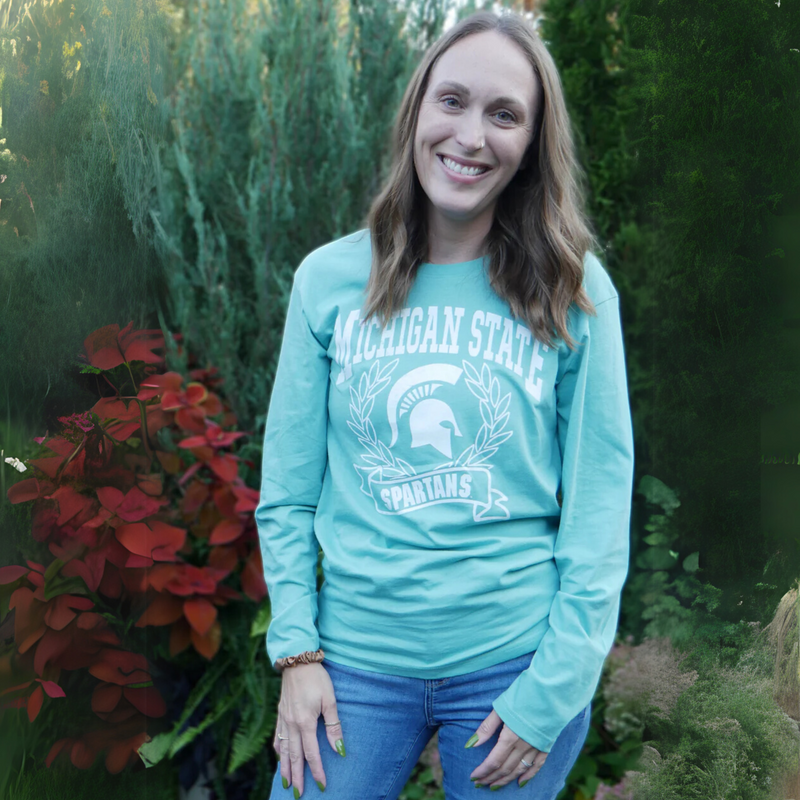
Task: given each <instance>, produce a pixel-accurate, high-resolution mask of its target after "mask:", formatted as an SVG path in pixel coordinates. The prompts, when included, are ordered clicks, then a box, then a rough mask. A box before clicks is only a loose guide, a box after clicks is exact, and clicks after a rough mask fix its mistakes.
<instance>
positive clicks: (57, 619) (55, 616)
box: [44, 594, 77, 631]
mask: <svg viewBox="0 0 800 800" xmlns="http://www.w3.org/2000/svg"><path fill="white" fill-rule="evenodd" d="M66 597H67V595H65V594H60V595H59V596H58V597H56V598H54V599H53V600H51V601H50V606H49V607H48V609H47V611H46V612H45V615H44V621H45V622H46V623H47V625H48V627H50V628H52V629H53V630H56V631H60V630H63V629H64V628H66V627H67V625H69V623H70V622H72V620H73V619H75V617H76V616H77V615H76V614H75V612H74V611H73V610H72V609H71V608H70V607H69V605H68V604H67V603H66V602H65V601H64V600H65V598H66Z"/></svg>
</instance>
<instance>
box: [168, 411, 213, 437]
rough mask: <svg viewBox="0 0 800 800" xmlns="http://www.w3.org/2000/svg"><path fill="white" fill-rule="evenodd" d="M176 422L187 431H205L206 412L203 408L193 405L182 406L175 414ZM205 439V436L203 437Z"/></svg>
mask: <svg viewBox="0 0 800 800" xmlns="http://www.w3.org/2000/svg"><path fill="white" fill-rule="evenodd" d="M175 422H176V423H177V425H178V426H179V427H181V428H183V430H185V431H192V433H203V432H204V431H205V429H206V412H205V410H204V409H203V408H198V407H196V406H192V407H191V408H181V409H180V410H179V411H177V412H176V414H175ZM203 438H204V439H205V437H203Z"/></svg>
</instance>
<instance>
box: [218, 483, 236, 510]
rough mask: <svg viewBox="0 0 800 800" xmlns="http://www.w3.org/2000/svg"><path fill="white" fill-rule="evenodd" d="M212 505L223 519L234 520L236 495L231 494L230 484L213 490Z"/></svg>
mask: <svg viewBox="0 0 800 800" xmlns="http://www.w3.org/2000/svg"><path fill="white" fill-rule="evenodd" d="M214 504H215V505H216V506H217V508H218V509H219V513H220V514H222V516H223V517H229V518H230V519H235V518H236V511H235V507H236V495H235V494H234V493H233V487H232V486H231V485H230V484H225V485H223V486H220V487H219V488H218V489H215V490H214Z"/></svg>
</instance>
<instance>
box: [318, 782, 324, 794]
mask: <svg viewBox="0 0 800 800" xmlns="http://www.w3.org/2000/svg"><path fill="white" fill-rule="evenodd" d="M317 786H319V790H320V791H321V792H324V791H325V787H324V786H323V785H322V783H321V781H317Z"/></svg>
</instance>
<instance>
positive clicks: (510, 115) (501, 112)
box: [497, 110, 517, 122]
mask: <svg viewBox="0 0 800 800" xmlns="http://www.w3.org/2000/svg"><path fill="white" fill-rule="evenodd" d="M497 114H498V115H500V114H508V117H509V118H508V119H501V120H500V122H515V121H516V119H517V118H516V117H515V116H514V115H513V114H512V113H511V112H510V111H505V110H503V111H498V112H497Z"/></svg>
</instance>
